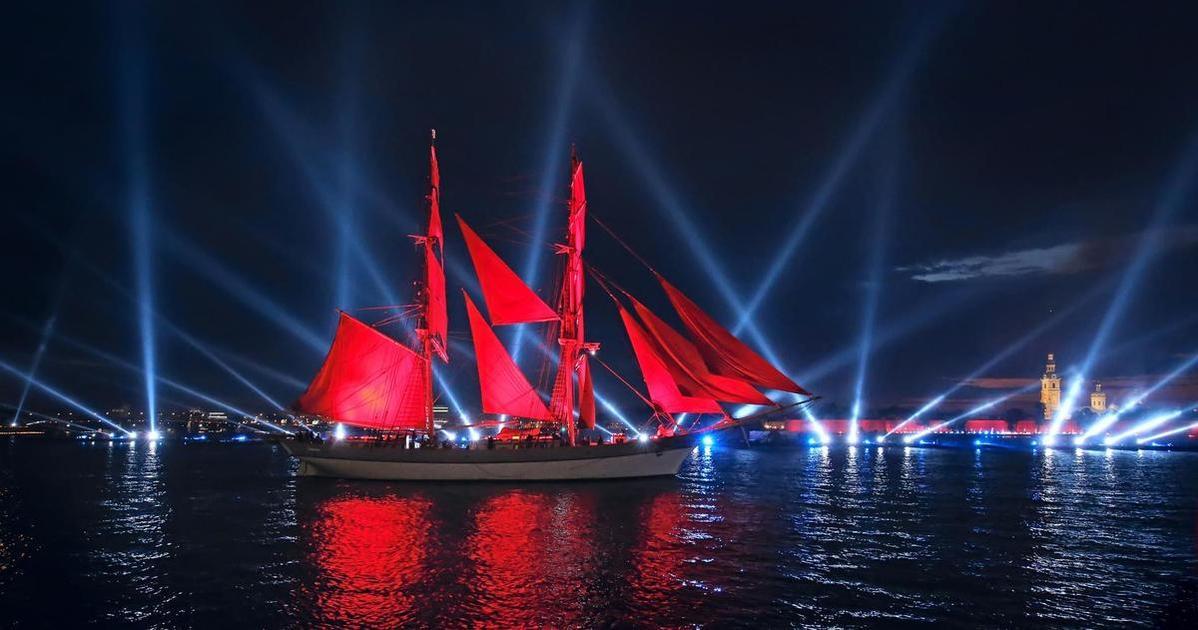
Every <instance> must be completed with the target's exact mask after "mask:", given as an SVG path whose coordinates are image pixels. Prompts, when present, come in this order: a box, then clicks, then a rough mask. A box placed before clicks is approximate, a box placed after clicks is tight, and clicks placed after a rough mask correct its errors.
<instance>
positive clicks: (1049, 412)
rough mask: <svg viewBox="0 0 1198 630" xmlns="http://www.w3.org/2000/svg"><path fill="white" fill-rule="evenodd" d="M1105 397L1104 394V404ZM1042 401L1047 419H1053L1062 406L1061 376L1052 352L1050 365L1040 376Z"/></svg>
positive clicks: (1049, 357) (1046, 366)
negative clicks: (1058, 373)
mask: <svg viewBox="0 0 1198 630" xmlns="http://www.w3.org/2000/svg"><path fill="white" fill-rule="evenodd" d="M1105 399H1106V395H1105V394H1104V395H1103V403H1104V405H1105ZM1040 403H1041V404H1043V405H1044V419H1045V420H1052V417H1053V416H1055V415H1056V414H1057V408H1058V407H1060V406H1061V377H1060V376H1057V362H1056V359H1054V358H1053V356H1052V353H1049V354H1048V365H1045V366H1044V376H1043V377H1041V378H1040Z"/></svg>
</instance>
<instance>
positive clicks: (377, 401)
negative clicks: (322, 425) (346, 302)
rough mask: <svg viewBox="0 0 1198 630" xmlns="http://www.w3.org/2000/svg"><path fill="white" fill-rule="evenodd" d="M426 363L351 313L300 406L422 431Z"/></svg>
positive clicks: (364, 423)
mask: <svg viewBox="0 0 1198 630" xmlns="http://www.w3.org/2000/svg"><path fill="white" fill-rule="evenodd" d="M426 364H427V362H426V361H425V359H423V358H422V357H421V356H420V355H418V354H416V353H415V352H413V351H412V350H411V349H409V348H408V347H407V346H405V345H403V344H401V343H399V342H398V341H396V340H394V339H392V338H390V337H388V336H387V335H384V334H383V333H381V332H379V331H378V330H375V329H374V328H372V327H370V326H369V325H367V324H365V323H363V322H361V321H359V320H357V319H355V318H354V317H352V316H350V315H349V314H347V313H344V312H343V313H341V317H340V319H339V320H338V322H337V334H336V335H335V336H334V337H333V345H332V346H331V347H330V348H329V353H328V355H327V356H325V359H324V364H323V365H321V366H320V371H319V372H317V374H316V378H314V379H312V383H311V384H310V385H309V386H308V390H307V391H306V392H304V395H303V396H301V397H300V399H299V402H298V403H297V407H298V408H299V410H300V411H301V412H303V413H306V414H312V415H316V416H322V417H325V418H329V419H332V420H336V421H339V422H345V423H348V424H352V425H356V426H360V427H369V428H374V429H423V428H424V423H425V417H424V413H425V412H424V410H425V407H426V406H427V405H428V402H429V401H428V400H427V398H426V396H427V395H428V391H429V389H428V384H427V383H426V382H425V373H426V372H425V366H426Z"/></svg>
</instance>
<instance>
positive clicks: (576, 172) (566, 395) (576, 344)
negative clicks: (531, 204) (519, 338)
mask: <svg viewBox="0 0 1198 630" xmlns="http://www.w3.org/2000/svg"><path fill="white" fill-rule="evenodd" d="M567 226H568V227H567V230H566V243H565V244H564V245H561V244H559V245H558V246H557V253H558V254H561V255H564V256H565V257H566V270H565V274H564V277H563V278H562V288H561V294H560V295H559V298H558V315H559V316H560V318H561V328H560V331H559V335H558V343H559V344H560V346H561V355H560V360H559V362H558V368H557V369H558V372H557V378H556V379H555V386H554V390H555V391H554V393H555V394H557V396H554V398H555V399H556V400H554V401H553V402H554V403H555V404H553V405H552V407H553V409H552V412H553V414H554V416H555V419H556V420H557V421H558V422H561V423H562V424H563V425H564V426H565V427H566V439H567V441H568V442H569V444H570V445H571V446H573V445H574V444H575V442H576V439H577V435H578V422H577V420H575V417H574V407H575V393H574V373H575V372H579V376H580V382H581V381H582V378H581V376H582V375H583V373H584V371H585V370H586V369H587V368H585V367H584V366H582V364H581V362H582V361H585V360H586V359H585V358H584V357H583V356H582V355H583V352H594V351H595V350H596V349H598V347H599V345H598V344H595V343H587V342H586V341H585V339H586V337H585V329H584V326H583V312H582V298H583V293H584V289H585V285H584V282H585V279H586V276H585V269H584V267H583V263H582V250H583V247H584V245H585V241H586V191H585V188H584V185H583V178H582V162H581V161H580V160H579V159H578V154H577V152H576V151H574V150H573V148H571V151H570V201H569V218H568V221H567ZM587 381H588V383H589V378H588V379H587ZM583 394H584V395H589V393H587V392H583Z"/></svg>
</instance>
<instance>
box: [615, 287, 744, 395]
mask: <svg viewBox="0 0 1198 630" xmlns="http://www.w3.org/2000/svg"><path fill="white" fill-rule="evenodd" d="M616 308H618V309H619V311H620V319H621V320H623V322H624V329H625V330H626V331H627V332H628V341H630V342H631V343H632V352H633V354H634V355H636V362H637V364H638V365H640V367H641V375H642V376H643V377H644V379H645V388H646V389H648V390H649V400H651V401H652V402H653V404H654V406H655V407H657V409H656V411H660V412H663V413H723V412H724V410H723V409H722V408H720V405H719V403H717V402H716V401H714V400H711V399H710V398H698V397H693V396H685V395H683V394H682V392H681V391H680V390H679V389H678V383H677V382H676V381H675V380H674V377H673V376H672V375H671V374H670V371H669V369H668V368H667V367H666V365H665V362H664V361H662V359H661V357H659V356H658V355H657V352H656V351H655V350H654V349H653V344H652V343H651V342H650V341H649V338H648V335H647V334H646V333H645V331H644V329H642V328H641V326H640V324H638V323H636V320H635V319H633V317H632V314H631V313H629V312H628V311H627V310H625V308H624V307H623V306H622V305H620V304H617V305H616Z"/></svg>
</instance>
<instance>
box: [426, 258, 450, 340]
mask: <svg viewBox="0 0 1198 630" xmlns="http://www.w3.org/2000/svg"><path fill="white" fill-rule="evenodd" d="M424 264H425V271H426V273H427V274H428V277H427V278H426V288H427V290H428V313H426V318H427V319H428V334H429V338H430V339H431V340H432V342H433V350H434V351H435V352H436V353H437V356H439V357H441V360H442V361H445V362H446V363H448V362H449V352H448V347H449V346H448V344H447V339H448V337H449V315H448V313H447V308H446V305H445V268H444V267H442V266H441V261H439V260H437V255H436V254H434V253H433V248H432V246H431V245H426V246H425V248H424Z"/></svg>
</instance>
